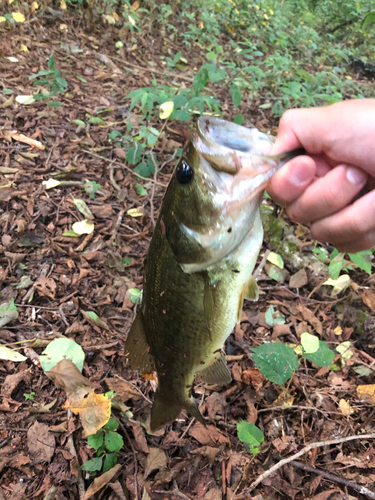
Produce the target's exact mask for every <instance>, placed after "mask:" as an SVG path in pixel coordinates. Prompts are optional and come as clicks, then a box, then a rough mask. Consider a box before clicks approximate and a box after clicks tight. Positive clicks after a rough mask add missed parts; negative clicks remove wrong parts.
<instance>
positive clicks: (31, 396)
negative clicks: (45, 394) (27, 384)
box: [23, 392, 36, 401]
mask: <svg viewBox="0 0 375 500" xmlns="http://www.w3.org/2000/svg"><path fill="white" fill-rule="evenodd" d="M35 396H36V393H35V392H30V393H29V394H27V393H26V392H25V393H24V395H23V397H24V398H25V400H26V401H34V399H35Z"/></svg>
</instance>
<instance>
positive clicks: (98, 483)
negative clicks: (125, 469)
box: [83, 464, 122, 500]
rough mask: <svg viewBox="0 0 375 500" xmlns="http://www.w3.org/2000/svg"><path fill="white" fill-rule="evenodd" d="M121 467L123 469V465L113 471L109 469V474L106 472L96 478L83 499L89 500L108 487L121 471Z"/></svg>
mask: <svg viewBox="0 0 375 500" xmlns="http://www.w3.org/2000/svg"><path fill="white" fill-rule="evenodd" d="M121 467H122V465H121V464H117V465H115V466H114V467H112V469H109V470H108V471H107V472H104V474H102V475H101V476H99V477H96V478H95V479H94V482H93V483H92V484H90V486H89V487H88V489H87V491H86V493H85V496H84V497H83V500H89V498H91V497H92V496H93V495H95V493H96V492H97V491H99V490H101V489H102V488H103V487H104V486H106V485H107V484H108V483H109V482H110V481H111V479H112V478H113V476H114V475H115V474H116V472H118V471H119V470H120V469H121Z"/></svg>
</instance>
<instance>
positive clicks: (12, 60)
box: [5, 56, 19, 63]
mask: <svg viewBox="0 0 375 500" xmlns="http://www.w3.org/2000/svg"><path fill="white" fill-rule="evenodd" d="M5 59H8V61H10V62H14V63H16V62H19V60H18V59H17V57H12V56H11V57H6V58H5Z"/></svg>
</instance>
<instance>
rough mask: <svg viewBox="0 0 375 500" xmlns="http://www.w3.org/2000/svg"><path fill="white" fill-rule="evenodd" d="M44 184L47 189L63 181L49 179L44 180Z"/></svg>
mask: <svg viewBox="0 0 375 500" xmlns="http://www.w3.org/2000/svg"><path fill="white" fill-rule="evenodd" d="M42 184H43V186H44V187H45V188H46V189H52V188H54V187H56V186H58V185H59V184H61V182H60V181H57V180H56V179H48V181H43V182H42Z"/></svg>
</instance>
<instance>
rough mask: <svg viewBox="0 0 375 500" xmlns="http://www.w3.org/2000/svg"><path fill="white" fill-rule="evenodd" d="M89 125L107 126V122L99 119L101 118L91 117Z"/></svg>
mask: <svg viewBox="0 0 375 500" xmlns="http://www.w3.org/2000/svg"><path fill="white" fill-rule="evenodd" d="M89 123H91V124H92V125H105V121H104V120H102V119H101V118H99V116H91V117H90V118H89Z"/></svg>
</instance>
